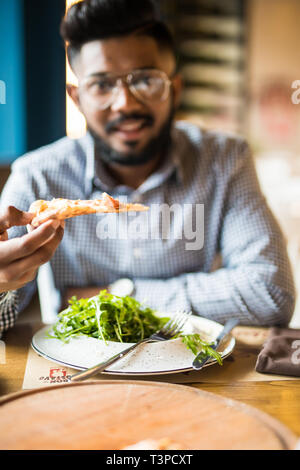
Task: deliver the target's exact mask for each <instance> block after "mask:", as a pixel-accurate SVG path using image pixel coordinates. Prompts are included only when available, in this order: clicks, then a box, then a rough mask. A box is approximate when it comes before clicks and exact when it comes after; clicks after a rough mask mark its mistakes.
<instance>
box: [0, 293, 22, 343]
mask: <svg viewBox="0 0 300 470" xmlns="http://www.w3.org/2000/svg"><path fill="white" fill-rule="evenodd" d="M17 313H18V302H17V292H16V291H12V292H9V294H8V296H7V297H5V299H4V300H3V301H2V302H1V303H0V338H1V337H2V334H3V332H4V331H6V330H8V329H9V328H11V327H12V326H13V325H14V323H15V320H16V317H17Z"/></svg>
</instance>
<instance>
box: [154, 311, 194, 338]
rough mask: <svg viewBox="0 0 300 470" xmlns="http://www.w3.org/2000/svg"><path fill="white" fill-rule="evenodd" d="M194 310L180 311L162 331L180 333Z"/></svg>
mask: <svg viewBox="0 0 300 470" xmlns="http://www.w3.org/2000/svg"><path fill="white" fill-rule="evenodd" d="M191 314H192V312H185V311H179V312H177V313H176V314H175V315H174V317H173V318H171V319H170V320H169V321H168V323H166V324H165V325H164V326H163V328H162V330H161V331H162V333H164V334H168V335H172V336H174V335H175V334H177V333H179V332H180V330H181V329H182V328H183V326H184V325H185V323H186V321H187V320H188V318H189V316H190V315H191Z"/></svg>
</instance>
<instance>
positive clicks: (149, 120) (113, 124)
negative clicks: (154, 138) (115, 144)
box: [105, 113, 154, 133]
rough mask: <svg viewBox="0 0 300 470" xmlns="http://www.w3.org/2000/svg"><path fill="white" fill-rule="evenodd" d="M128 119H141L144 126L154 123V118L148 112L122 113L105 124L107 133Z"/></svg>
mask: <svg viewBox="0 0 300 470" xmlns="http://www.w3.org/2000/svg"><path fill="white" fill-rule="evenodd" d="M128 120H135V121H143V122H144V126H152V125H153V124H154V118H153V117H152V116H151V115H150V114H139V113H131V114H122V115H121V116H120V117H118V118H117V119H114V120H113V121H110V122H109V123H108V124H107V125H106V126H105V130H106V132H107V133H110V132H113V131H115V130H116V128H118V126H120V125H121V124H123V122H126V121H128Z"/></svg>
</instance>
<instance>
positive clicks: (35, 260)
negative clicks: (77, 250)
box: [2, 227, 64, 283]
mask: <svg viewBox="0 0 300 470" xmlns="http://www.w3.org/2000/svg"><path fill="white" fill-rule="evenodd" d="M63 235H64V230H63V228H62V227H59V228H58V229H57V231H56V234H55V237H53V239H51V240H50V241H49V242H48V243H47V244H45V245H44V246H42V247H41V248H39V249H38V250H36V251H35V252H34V253H33V254H31V255H30V256H27V257H25V258H23V259H19V260H16V261H14V262H12V263H11V264H10V265H9V266H8V267H7V268H6V269H5V270H4V272H3V273H2V277H3V279H4V280H5V281H6V282H8V283H12V282H20V280H21V279H22V278H23V277H24V274H26V273H28V272H29V273H30V272H32V271H36V270H37V269H38V268H39V267H40V266H41V265H42V264H45V263H47V262H48V261H49V260H50V259H51V258H52V256H53V255H54V253H55V251H56V249H57V247H58V245H59V244H60V242H61V240H62V238H63Z"/></svg>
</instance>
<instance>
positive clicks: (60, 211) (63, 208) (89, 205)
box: [28, 193, 149, 227]
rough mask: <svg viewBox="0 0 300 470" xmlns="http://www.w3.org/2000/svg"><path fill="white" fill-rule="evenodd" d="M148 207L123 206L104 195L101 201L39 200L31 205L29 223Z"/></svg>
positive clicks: (137, 205) (141, 209)
mask: <svg viewBox="0 0 300 470" xmlns="http://www.w3.org/2000/svg"><path fill="white" fill-rule="evenodd" d="M148 209H149V207H146V206H144V205H142V204H123V203H122V202H120V201H118V200H117V199H114V198H112V197H111V196H109V195H108V194H106V193H103V194H102V199H95V200H81V199H78V200H71V199H60V198H59V199H52V201H44V200H39V201H35V202H33V203H32V204H31V206H30V208H29V211H28V212H30V213H32V214H34V216H35V217H34V218H33V220H32V222H31V225H32V226H33V227H38V226H39V225H41V224H42V223H44V222H46V221H47V220H49V219H57V220H65V219H69V218H71V217H77V216H79V215H85V214H95V213H104V214H108V213H120V212H129V211H134V212H140V211H147V210H148Z"/></svg>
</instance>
